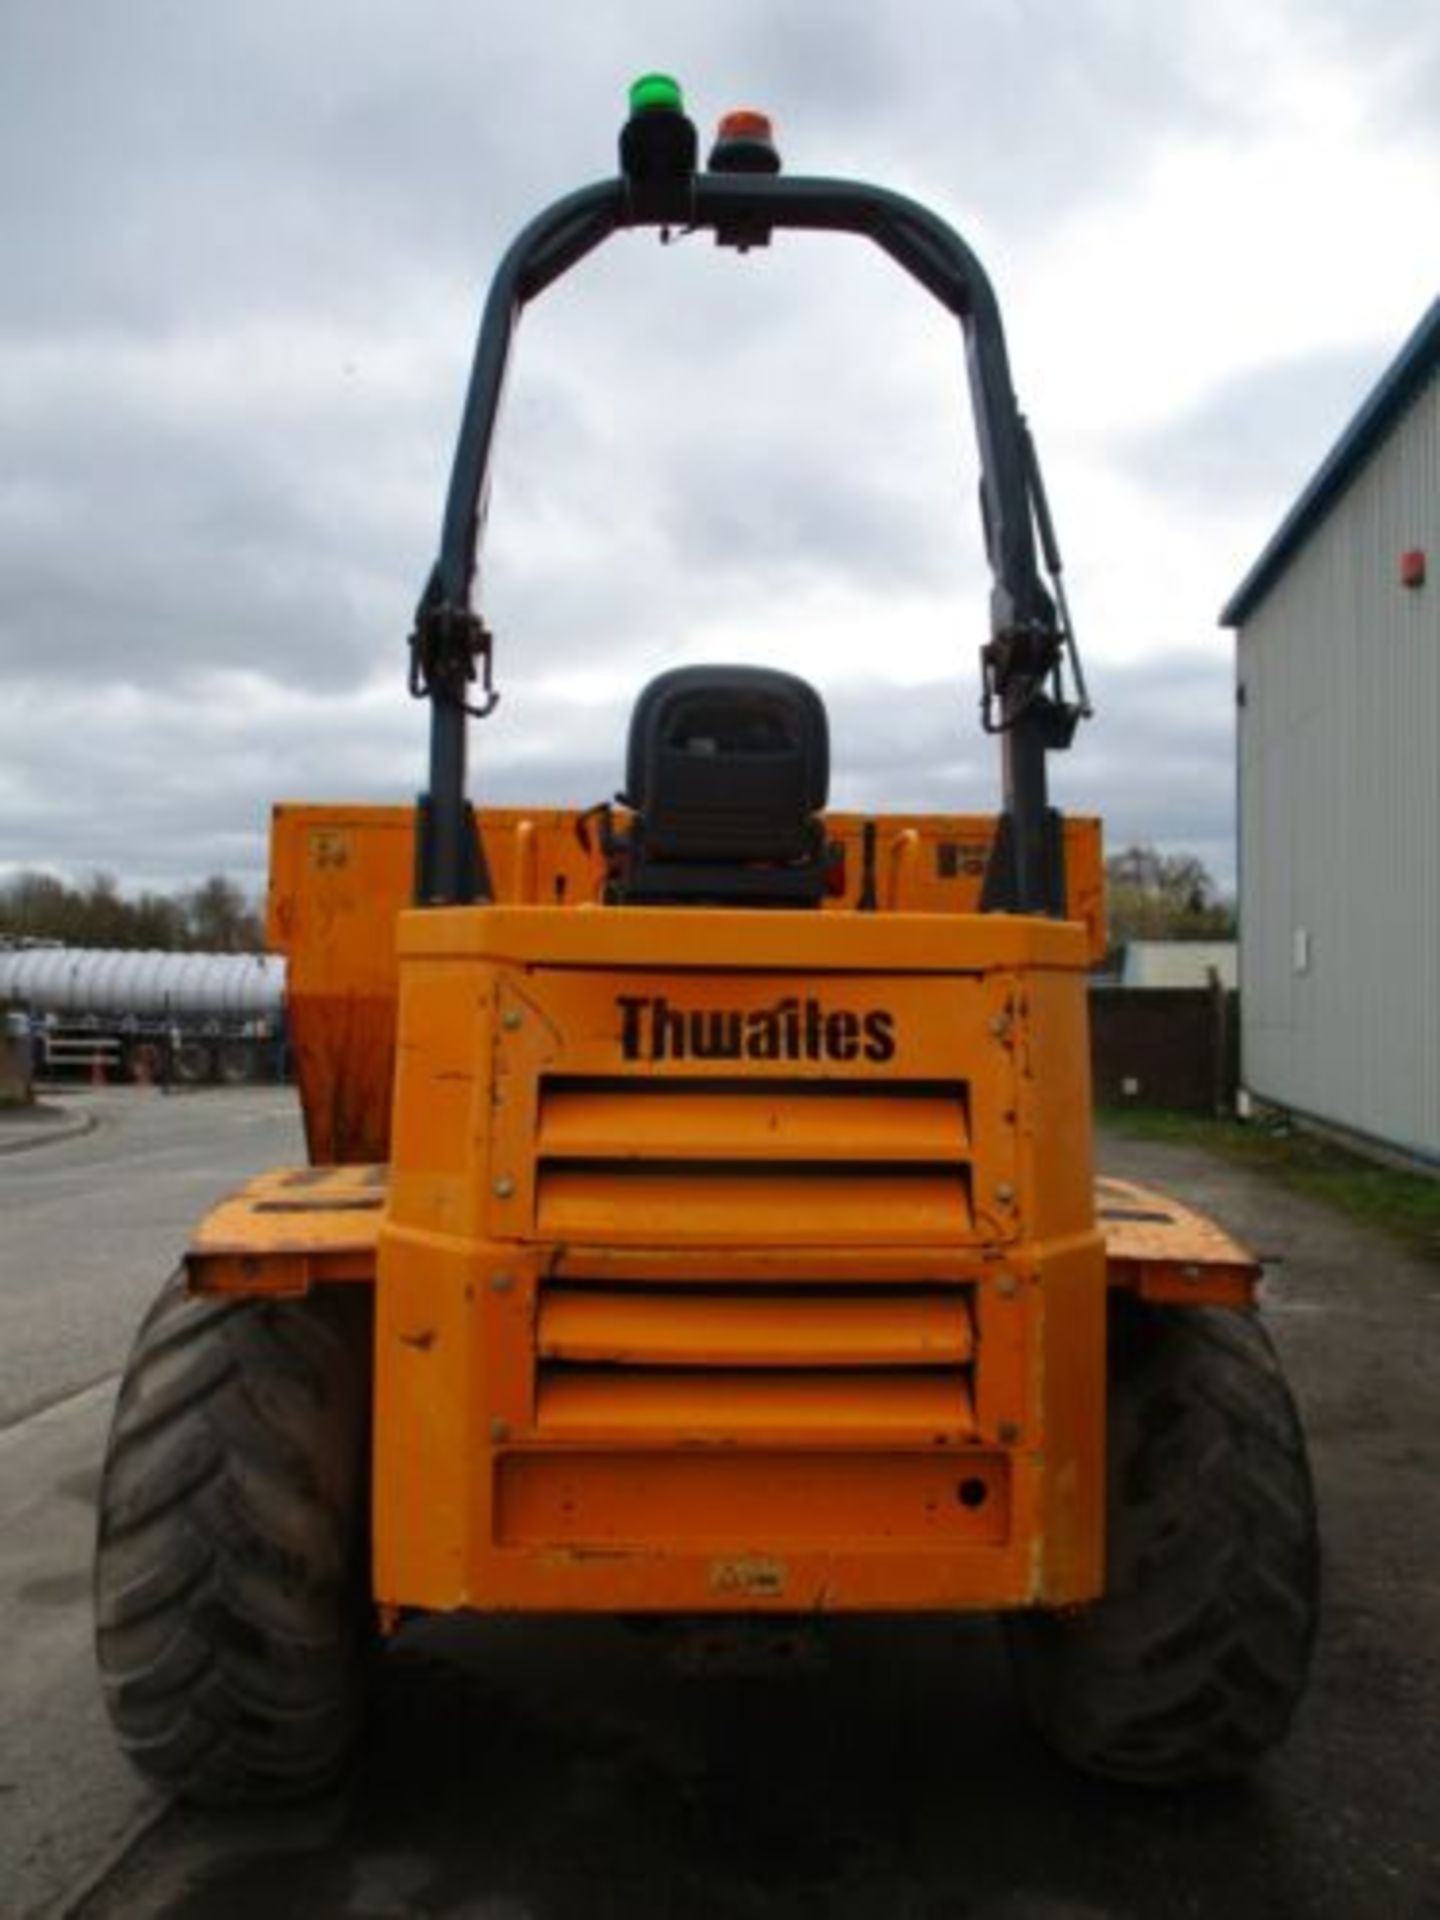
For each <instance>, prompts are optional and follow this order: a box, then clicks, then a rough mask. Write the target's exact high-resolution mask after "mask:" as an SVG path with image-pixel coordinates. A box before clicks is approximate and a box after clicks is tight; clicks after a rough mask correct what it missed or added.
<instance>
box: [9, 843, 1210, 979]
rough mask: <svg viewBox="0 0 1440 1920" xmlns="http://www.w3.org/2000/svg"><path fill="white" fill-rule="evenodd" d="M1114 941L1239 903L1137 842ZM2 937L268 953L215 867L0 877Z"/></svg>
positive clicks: (1192, 928)
mask: <svg viewBox="0 0 1440 1920" xmlns="http://www.w3.org/2000/svg"><path fill="white" fill-rule="evenodd" d="M1105 899H1106V917H1107V923H1108V927H1109V934H1110V944H1111V946H1112V947H1118V946H1123V945H1124V943H1125V942H1126V941H1127V940H1228V939H1232V938H1233V937H1234V934H1235V902H1234V901H1233V900H1232V899H1230V898H1229V897H1228V896H1227V895H1225V894H1224V893H1222V892H1221V891H1220V889H1219V888H1218V887H1217V886H1216V884H1215V881H1214V880H1213V879H1212V877H1211V875H1210V873H1209V871H1208V869H1207V868H1206V866H1205V864H1204V862H1203V861H1202V860H1200V859H1198V858H1197V857H1196V856H1195V855H1194V854H1192V853H1161V852H1160V851H1159V850H1158V848H1156V847H1152V846H1139V845H1137V846H1130V847H1126V848H1125V849H1124V850H1123V851H1122V852H1120V853H1115V854H1111V856H1110V858H1109V859H1108V860H1107V861H1106V862H1105ZM0 936H4V937H8V938H10V939H12V940H59V941H61V942H62V943H63V944H64V945H65V946H68V947H160V948H166V949H172V950H175V951H180V952H201V953H261V952H263V951H264V947H265V929H264V922H263V919H262V916H261V912H260V907H259V903H258V902H257V901H254V900H251V899H249V898H248V897H247V896H246V895H245V893H244V892H243V891H242V890H241V888H240V887H238V886H237V885H236V883H235V882H234V881H233V880H230V879H228V878H227V877H226V876H225V875H224V874H220V873H216V874H212V875H211V876H210V878H209V879H208V880H205V881H203V882H202V883H201V884H200V885H199V886H198V887H191V888H187V889H184V890H182V891H181V892H178V893H139V894H136V895H135V896H134V897H133V898H131V897H127V896H126V895H125V894H123V893H122V892H121V891H120V887H119V884H118V882H117V881H116V879H115V877H114V875H113V874H109V873H97V874H93V875H92V876H91V877H90V878H89V879H88V880H86V881H84V882H83V883H82V884H81V885H79V886H70V885H67V884H66V882H65V881H63V880H60V879H57V878H56V876H55V875H54V874H50V873H20V874H16V875H15V876H14V877H13V878H11V879H9V880H5V881H0Z"/></svg>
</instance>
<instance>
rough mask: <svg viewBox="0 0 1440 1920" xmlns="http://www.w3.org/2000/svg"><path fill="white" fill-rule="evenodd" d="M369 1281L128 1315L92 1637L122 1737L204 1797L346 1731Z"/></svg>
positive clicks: (358, 1689)
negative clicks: (358, 1289) (135, 1322)
mask: <svg viewBox="0 0 1440 1920" xmlns="http://www.w3.org/2000/svg"><path fill="white" fill-rule="evenodd" d="M370 1311H371V1303H370V1299H369V1295H368V1293H366V1294H352V1293H351V1292H350V1291H349V1290H348V1289H344V1288H337V1289H333V1290H322V1291H320V1292H318V1293H316V1294H313V1295H308V1296H306V1297H304V1298H302V1299H297V1300H273V1301H272V1300H261V1299H238V1300H220V1299H205V1298H192V1297H191V1296H190V1295H188V1294H187V1293H186V1292H185V1290H184V1285H183V1279H182V1277H181V1276H180V1275H178V1274H177V1275H176V1276H175V1277H174V1278H173V1279H172V1280H171V1281H170V1282H169V1283H168V1284H167V1285H166V1287H165V1288H164V1290H163V1291H162V1292H161V1294H160V1296H159V1298H158V1299H157V1301H156V1302H155V1304H154V1306H153V1307H152V1308H151V1310H150V1312H149V1314H148V1315H147V1316H146V1319H145V1321H144V1322H143V1324H142V1326H141V1328H140V1332H139V1335H138V1337H137V1339H136V1342H135V1347H134V1350H133V1352H132V1353H131V1356H130V1359H129V1362H128V1364H127V1366H126V1369H125V1374H124V1377H123V1380H122V1382H121V1387H120V1395H119V1399H118V1401H117V1404H116V1410H115V1417H114V1422H113V1425H112V1427H111V1431H110V1442H109V1447H108V1450H107V1453H106V1458H105V1467H104V1473H103V1477H102V1481H101V1490H100V1503H99V1537H98V1544H97V1550H96V1564H95V1615H96V1644H97V1651H98V1656H99V1664H100V1673H101V1679H102V1681H103V1684H104V1692H105V1701H106V1706H107V1708H108V1710H109V1713H110V1718H111V1720H112V1722H113V1724H114V1727H115V1730H116V1733H117V1734H118V1736H119V1740H120V1744H121V1746H122V1747H123V1749H124V1750H125V1752H126V1753H127V1754H128V1756H129V1758H130V1759H131V1760H132V1761H133V1762H134V1763H135V1765H136V1766H137V1767H138V1768H139V1769H140V1770H141V1771H142V1772H143V1773H145V1774H147V1775H148V1776H149V1777H150V1778H151V1779H152V1780H154V1781H155V1782H156V1783H157V1784H159V1785H160V1786H162V1787H165V1788H168V1789H170V1790H171V1791H174V1792H176V1793H178V1794H179V1795H180V1796H181V1797H183V1798H185V1799H187V1800H191V1801H194V1802H197V1803H200V1804H203V1805H211V1806H215V1805H236V1804H241V1803H257V1802H259V1803H263V1802H270V1801H276V1800H285V1799H293V1798H298V1797H299V1796H301V1795H304V1794H306V1793H309V1792H311V1791H313V1790H315V1789H318V1788H320V1787H323V1786H325V1785H327V1784H329V1783H330V1782H331V1781H332V1780H334V1779H335V1778H336V1777H337V1776H338V1775H339V1774H340V1772H341V1771H342V1770H343V1768H344V1766H345V1763H346V1761H347V1759H348V1757H349V1755H350V1752H351V1749H352V1747H353V1745H354V1742H355V1740H356V1737H357V1734H358V1732H359V1728H360V1724H361V1719H362V1714H363V1706H364V1691H365V1676H366V1670H367V1666H368V1661H369V1654H370V1642H371V1633H372V1628H371V1607H370V1602H369V1591H368V1589H369V1551H368V1524H367V1520H368V1490H367V1481H368V1444H369V1423H370V1422H369V1401H370V1355H369V1326H370Z"/></svg>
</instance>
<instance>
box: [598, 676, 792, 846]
mask: <svg viewBox="0 0 1440 1920" xmlns="http://www.w3.org/2000/svg"><path fill="white" fill-rule="evenodd" d="M829 785H830V734H829V728H828V726H827V724H826V719H825V708H824V706H823V704H822V703H821V700H820V696H819V694H817V693H816V691H815V689H814V688H813V687H811V686H809V685H807V683H806V682H805V681H803V680H800V679H797V678H796V677H795V675H794V674H790V673H779V672H777V671H775V670H774V669H772V668H768V667H676V668H674V669H673V670H672V671H671V672H669V673H662V674H661V675H660V676H659V678H658V679H656V680H652V681H651V682H650V684H649V686H648V687H646V688H645V690H644V692H643V693H642V694H641V695H640V698H639V700H638V701H637V702H636V704H635V713H634V717H633V718H632V720H631V722H630V748H629V754H628V757H627V763H626V791H625V794H624V799H625V801H626V803H627V804H628V805H629V806H630V807H632V808H633V809H634V811H635V813H636V815H637V816H638V825H639V828H640V832H641V835H642V837H643V842H644V851H645V855H646V857H647V858H648V859H650V860H655V861H665V860H676V861H719V862H729V861H733V862H736V863H752V862H757V861H759V862H773V863H777V864H782V865H783V864H787V863H789V862H793V861H799V860H805V859H808V858H810V857H811V856H812V855H813V854H814V852H815V848H816V844H817V838H818V833H819V828H818V823H817V818H816V816H817V815H818V814H819V813H820V812H821V810H822V809H823V807H824V805H825V802H826V798H827V796H828V793H829Z"/></svg>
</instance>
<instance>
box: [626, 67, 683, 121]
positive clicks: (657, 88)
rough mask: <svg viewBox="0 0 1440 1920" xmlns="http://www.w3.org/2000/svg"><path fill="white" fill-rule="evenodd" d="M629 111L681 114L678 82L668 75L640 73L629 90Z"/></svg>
mask: <svg viewBox="0 0 1440 1920" xmlns="http://www.w3.org/2000/svg"><path fill="white" fill-rule="evenodd" d="M630 111H631V113H632V114H635V113H656V112H660V113H683V112H684V111H685V100H684V96H683V95H682V93H681V92H680V82H679V81H678V80H672V79H671V77H670V75H669V74H668V73H642V74H641V76H640V78H639V79H638V80H636V81H635V82H633V84H632V85H631V88H630Z"/></svg>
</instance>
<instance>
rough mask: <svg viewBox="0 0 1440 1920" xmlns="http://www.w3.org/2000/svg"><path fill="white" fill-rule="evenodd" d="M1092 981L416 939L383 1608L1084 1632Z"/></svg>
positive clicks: (384, 1428) (383, 1419)
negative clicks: (1075, 1613) (1002, 1614)
mask: <svg viewBox="0 0 1440 1920" xmlns="http://www.w3.org/2000/svg"><path fill="white" fill-rule="evenodd" d="M676 956H684V959H683V962H682V964H680V965H679V966H677V965H676ZM1085 961H1086V948H1085V940H1084V936H1083V933H1082V931H1081V929H1080V928H1079V927H1077V926H1074V925H1068V924H1061V923H1053V922H1040V921H1035V920H1028V919H1011V918H1007V917H1005V916H985V917H984V918H983V919H982V918H980V917H979V916H975V917H970V916H940V915H929V914H907V915H904V916H891V917H887V916H884V915H837V916H830V915H817V914H808V915H807V914H796V913H774V914H766V915H762V916H757V915H755V914H753V913H745V912H743V911H741V912H722V911H706V910H694V909H690V910H678V911H672V910H666V909H663V908H657V909H644V910H635V911H633V912H632V911H623V912H608V911H603V910H595V911H580V912H577V911H574V910H546V909H530V910H518V909H505V908H495V907H491V908H467V909H451V910H431V911H427V912H424V913H418V914H407V915H405V916H403V917H402V921H401V966H400V1011H399V1035H400V1041H399V1052H398V1077H397V1088H396V1105H395V1123H394V1142H393V1157H392V1170H391V1181H390V1190H389V1200H388V1206H387V1210H386V1213H385V1215H384V1217H383V1221H382V1224H381V1229H380V1236H379V1257H378V1300H377V1314H378V1326H377V1360H378V1373H377V1398H376V1419H377V1433H378V1434H379V1435H380V1436H381V1441H380V1445H379V1448H378V1452H377V1462H376V1465H377V1475H376V1509H375V1520H376V1583H377V1596H378V1597H379V1598H380V1599H381V1600H382V1601H384V1602H387V1603H389V1604H391V1605H393V1606H397V1607H399V1606H423V1607H435V1608H450V1607H458V1606H470V1607H478V1608H527V1609H544V1610H554V1609H560V1610H564V1609H597V1610H623V1611H645V1610H665V1611H681V1612H694V1611H706V1610H716V1609H722V1610H730V1609H735V1608H737V1607H739V1608H749V1607H758V1608H768V1609H775V1610H782V1611H796V1610H800V1611H805V1610H809V1609H812V1608H856V1609H866V1610H870V1609H882V1608H885V1609H888V1608H904V1609H911V1610H915V1609H923V1608H954V1607H970V1606H974V1607H995V1606H1000V1605H1007V1604H1008V1605H1018V1604H1028V1603H1032V1602H1035V1601H1044V1602H1046V1603H1048V1604H1059V1603H1064V1602H1068V1601H1074V1600H1080V1599H1084V1598H1086V1597H1089V1596H1091V1595H1093V1594H1094V1593H1096V1592H1097V1591H1098V1589H1099V1584H1100V1560H1101V1537H1100V1530H1101V1516H1100V1511H1099V1488H1100V1484H1101V1479H1102V1475H1101V1471H1100V1463H1101V1451H1102V1444H1103V1433H1102V1425H1103V1413H1102V1408H1103V1395H1104V1351H1103V1345H1104V1300H1105V1265H1104V1248H1103V1243H1102V1240H1101V1237H1100V1234H1099V1232H1098V1230H1097V1228H1096V1225H1095V1220H1094V1204H1093V1193H1092V1184H1091V1183H1092V1170H1091V1167H1090V1163H1089V1129H1088V1111H1089V1100H1088V1081H1087V1069H1086V1048H1085V1028H1084V1012H1085V1009H1084V998H1083V996H1084V966H1085ZM1052 1354H1053V1355H1056V1356H1060V1355H1063V1358H1064V1363H1063V1365H1061V1364H1059V1363H1058V1359H1057V1364H1055V1365H1054V1366H1052V1365H1050V1364H1049V1360H1050V1356H1051V1355H1052Z"/></svg>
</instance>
